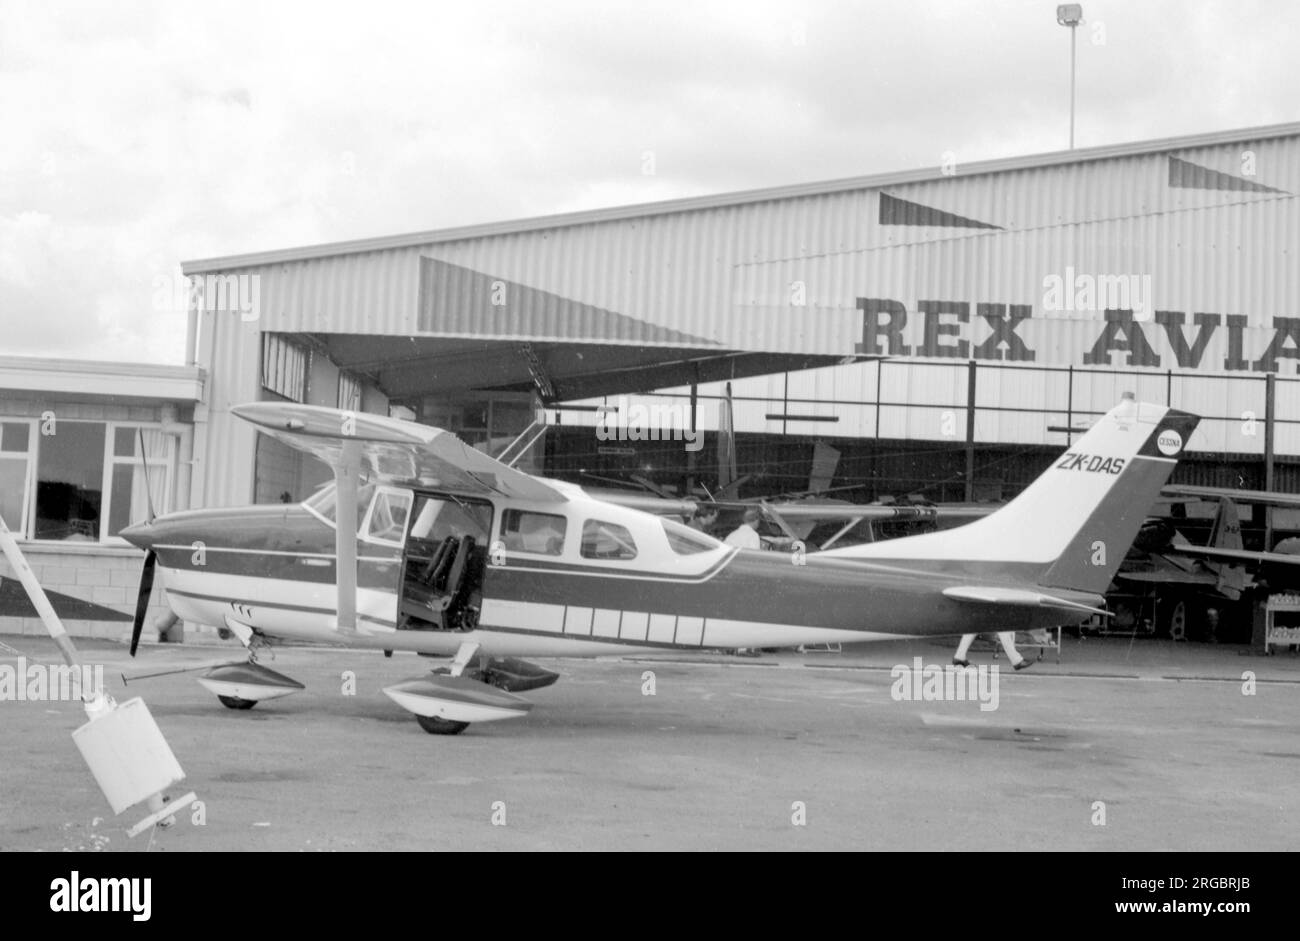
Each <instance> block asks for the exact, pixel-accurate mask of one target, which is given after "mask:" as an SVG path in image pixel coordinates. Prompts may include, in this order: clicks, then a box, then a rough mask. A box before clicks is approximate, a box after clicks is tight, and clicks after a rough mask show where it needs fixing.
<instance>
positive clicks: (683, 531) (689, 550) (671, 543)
mask: <svg viewBox="0 0 1300 941" xmlns="http://www.w3.org/2000/svg"><path fill="white" fill-rule="evenodd" d="M660 522H661V523H663V527H664V535H665V536H667V537H668V547H669V548H670V549H672V550H673V552H676V553H677V554H678V555H696V554H697V553H700V552H708V551H709V550H710V549H717V548H718V547H719V546H721V545H722V543H720V542H718V540H716V539H714V538H713V537H712V536H710V535H708V534H707V533H702V532H700V531H699V530H697V529H691V528H690V527H689V526H683V525H682V524H681V523H674V522H673V521H672V520H660Z"/></svg>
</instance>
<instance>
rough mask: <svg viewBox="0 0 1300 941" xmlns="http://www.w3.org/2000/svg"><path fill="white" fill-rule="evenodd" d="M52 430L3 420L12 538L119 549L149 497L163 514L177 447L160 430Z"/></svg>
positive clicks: (0, 450) (77, 424)
mask: <svg viewBox="0 0 1300 941" xmlns="http://www.w3.org/2000/svg"><path fill="white" fill-rule="evenodd" d="M50 430H51V431H52V433H51V434H41V433H38V429H37V425H36V423H34V422H31V421H16V420H5V421H0V515H3V517H4V520H5V523H6V525H8V527H9V528H10V529H11V530H12V531H13V532H14V533H15V534H16V535H19V536H20V537H26V538H31V539H41V540H53V541H60V542H103V541H113V542H117V541H118V533H120V532H121V531H122V530H123V529H125V528H126V527H127V526H129V525H131V524H132V523H138V522H141V521H142V520H144V519H146V518H147V517H148V507H149V496H152V498H153V506H154V509H155V510H156V511H157V512H159V513H163V512H166V511H167V509H168V507H169V504H170V498H171V481H172V477H173V464H174V447H175V441H174V439H172V438H171V437H169V436H168V435H165V434H163V432H162V431H161V430H160V429H158V428H157V427H151V426H143V425H138V424H119V423H116V422H95V421H73V420H70V419H60V420H58V421H57V423H55V424H53V425H51V426H50ZM146 459H147V461H148V475H147V484H146V474H145V461H146Z"/></svg>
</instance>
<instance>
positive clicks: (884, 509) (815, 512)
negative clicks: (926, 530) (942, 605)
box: [712, 500, 997, 523]
mask: <svg viewBox="0 0 1300 941" xmlns="http://www.w3.org/2000/svg"><path fill="white" fill-rule="evenodd" d="M712 505H714V506H717V507H718V508H720V509H724V510H726V509H730V510H744V509H746V508H748V507H758V508H759V509H763V510H770V511H772V512H773V513H775V514H777V515H779V516H780V517H782V518H783V519H786V520H812V521H814V522H818V521H822V522H828V523H834V522H837V521H843V522H848V521H849V520H936V519H972V520H973V519H979V518H980V517H982V516H988V515H989V514H990V513H992V512H993V511H994V510H996V509H997V507H982V506H919V505H915V504H908V503H902V504H897V505H892V506H888V505H883V504H878V503H818V502H817V501H815V500H809V501H806V502H805V501H797V502H790V503H773V502H766V501H763V502H760V503H746V502H743V501H730V500H720V501H718V502H716V503H714V504H712Z"/></svg>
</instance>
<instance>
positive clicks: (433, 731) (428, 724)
mask: <svg viewBox="0 0 1300 941" xmlns="http://www.w3.org/2000/svg"><path fill="white" fill-rule="evenodd" d="M415 721H416V722H418V723H420V728H422V729H424V731H426V732H428V733H429V734H430V735H459V734H460V733H461V732H464V731H465V730H466V729H467V728H469V723H468V722H455V721H453V720H451V719H440V718H438V717H437V716H421V715H417V716H416V717H415Z"/></svg>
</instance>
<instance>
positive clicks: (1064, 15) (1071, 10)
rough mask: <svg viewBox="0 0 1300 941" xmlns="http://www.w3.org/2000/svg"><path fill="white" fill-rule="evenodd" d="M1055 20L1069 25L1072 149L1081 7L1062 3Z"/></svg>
mask: <svg viewBox="0 0 1300 941" xmlns="http://www.w3.org/2000/svg"><path fill="white" fill-rule="evenodd" d="M1056 22H1058V23H1060V24H1061V25H1062V26H1068V27H1070V149H1071V150H1074V47H1075V42H1074V38H1075V30H1077V29H1078V28H1079V24H1080V23H1082V22H1083V7H1081V6H1080V5H1079V4H1077V3H1063V4H1061V5H1060V6H1059V7H1057V8H1056Z"/></svg>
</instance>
